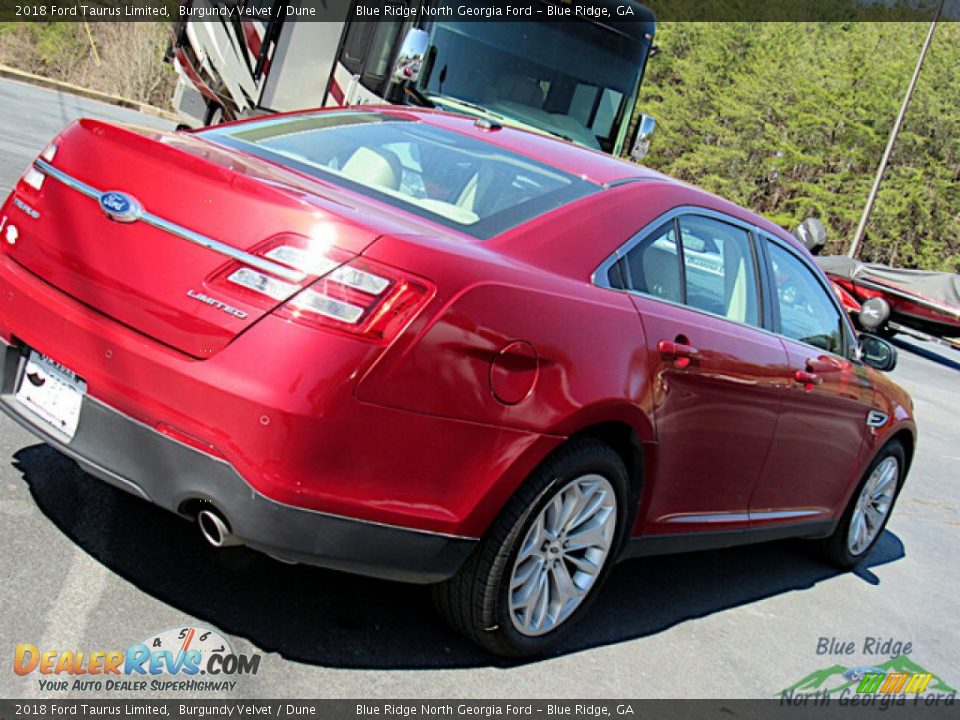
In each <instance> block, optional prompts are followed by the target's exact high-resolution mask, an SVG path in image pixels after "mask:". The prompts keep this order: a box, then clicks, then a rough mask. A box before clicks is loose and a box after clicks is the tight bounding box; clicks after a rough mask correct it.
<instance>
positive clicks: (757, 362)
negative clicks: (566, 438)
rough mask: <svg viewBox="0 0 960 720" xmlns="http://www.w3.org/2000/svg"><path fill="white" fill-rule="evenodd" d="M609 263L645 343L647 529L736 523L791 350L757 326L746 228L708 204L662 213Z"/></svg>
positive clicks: (745, 513)
mask: <svg viewBox="0 0 960 720" xmlns="http://www.w3.org/2000/svg"><path fill="white" fill-rule="evenodd" d="M651 228H652V229H651V230H649V231H644V232H641V233H640V234H639V235H638V236H637V237H635V238H634V239H633V240H631V242H630V243H628V244H627V245H626V246H625V247H624V248H623V249H622V250H621V253H620V259H619V260H618V261H616V262H615V263H614V264H613V265H611V266H610V268H609V269H608V273H609V275H608V279H609V280H610V281H611V284H612V285H614V286H617V283H618V282H619V284H620V286H622V287H624V288H626V289H629V290H630V291H631V298H632V299H633V302H634V304H635V305H636V308H637V310H638V312H639V313H640V316H641V318H642V321H643V324H644V329H645V332H646V336H647V339H648V347H647V352H648V361H649V366H650V368H651V372H652V388H653V395H654V397H653V403H654V415H655V419H656V426H657V437H658V444H659V447H658V452H657V485H656V487H655V488H654V489H653V492H652V494H651V497H650V500H649V502H650V506H649V508H648V510H647V512H646V513H645V516H646V518H648V520H647V525H646V526H645V527H644V528H642V529H641V532H645V533H647V532H649V533H663V532H699V531H705V530H735V529H742V528H745V527H746V526H747V525H748V523H749V501H750V496H751V494H752V493H753V490H754V488H755V485H756V483H757V481H758V479H759V477H760V471H761V468H762V467H763V462H764V459H765V457H766V453H767V451H768V450H769V447H770V443H771V441H772V439H773V434H774V426H775V423H776V418H777V413H778V411H779V407H780V402H781V399H782V396H783V393H784V389H785V382H784V379H783V378H784V365H785V363H786V354H785V352H784V349H783V346H782V345H781V343H780V342H779V340H778V339H777V338H776V337H775V336H773V335H771V334H770V333H767V332H765V331H762V330H760V329H759V327H760V325H761V324H762V307H761V303H760V276H759V274H758V265H757V260H756V254H755V250H754V245H753V240H752V237H751V233H750V230H749V228H748V227H746V226H745V225H742V224H740V223H738V222H736V221H734V220H732V219H730V218H726V217H723V216H719V215H716V214H712V213H708V212H707V211H702V212H700V211H694V210H691V211H686V212H679V213H673V214H671V215H669V216H665V217H664V218H662V219H661V220H660V221H658V222H656V223H654V224H653V225H652V226H651Z"/></svg>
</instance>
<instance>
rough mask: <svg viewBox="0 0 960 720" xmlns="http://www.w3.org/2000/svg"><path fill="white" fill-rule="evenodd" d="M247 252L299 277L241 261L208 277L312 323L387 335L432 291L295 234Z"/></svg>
mask: <svg viewBox="0 0 960 720" xmlns="http://www.w3.org/2000/svg"><path fill="white" fill-rule="evenodd" d="M253 252H254V253H255V254H256V255H258V256H259V257H263V258H265V259H267V260H270V261H273V262H275V263H278V264H280V265H282V266H283V268H284V269H285V270H287V269H293V270H295V271H297V272H298V273H299V274H300V276H301V277H300V280H299V282H297V281H295V280H291V279H290V278H289V277H288V278H286V279H281V278H280V277H275V276H274V275H273V274H271V273H270V271H269V268H253V267H249V266H247V265H241V264H234V265H232V266H231V267H229V268H227V269H226V270H224V271H221V272H220V273H218V274H217V276H215V277H214V278H213V279H212V281H211V282H212V283H213V284H214V285H216V286H218V287H219V288H221V289H229V290H230V291H231V292H233V293H235V294H237V295H240V296H243V297H244V298H245V299H246V300H247V301H248V302H250V303H253V304H255V305H258V306H259V307H261V308H263V309H264V310H272V311H273V312H274V313H275V314H276V315H278V316H280V317H284V318H286V319H288V320H292V321H294V322H298V323H301V324H304V325H309V326H312V327H317V328H323V329H332V330H339V331H342V332H346V333H349V334H351V335H358V336H361V337H364V338H368V339H371V340H378V341H384V340H390V339H392V338H393V337H395V336H396V334H397V333H398V332H399V331H400V330H402V329H403V327H404V326H406V325H407V323H409V322H410V320H412V319H413V317H414V316H415V315H416V314H417V312H418V311H419V310H420V309H421V308H422V307H423V305H424V304H425V303H426V301H427V300H428V299H429V298H430V294H431V292H432V291H431V288H430V285H429V284H428V283H427V282H425V281H423V280H421V279H419V278H414V277H412V276H410V275H408V274H407V273H403V272H401V271H399V270H397V269H395V268H392V267H389V266H386V265H382V264H380V263H377V262H374V261H372V260H368V259H366V258H363V257H360V256H357V255H354V254H352V253H348V252H345V251H343V250H340V249H338V248H335V247H331V246H329V245H325V244H323V243H314V242H311V241H310V240H309V239H307V238H304V237H300V236H288V235H285V236H281V237H278V238H273V239H272V240H270V241H268V242H267V243H264V244H262V245H261V246H259V247H258V248H255V249H254V251H253ZM287 274H288V275H289V273H287Z"/></svg>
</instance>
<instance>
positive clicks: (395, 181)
mask: <svg viewBox="0 0 960 720" xmlns="http://www.w3.org/2000/svg"><path fill="white" fill-rule="evenodd" d="M340 172H341V173H342V174H343V175H344V176H345V177H347V178H349V179H351V180H355V181H356V182H358V183H360V184H362V185H368V186H369V185H379V186H381V187H386V188H390V189H391V190H398V189H399V188H400V181H401V179H402V176H403V169H402V166H401V164H400V160H399V158H397V157H396V156H395V155H394V154H393V153H391V152H389V151H387V150H379V149H378V150H375V149H373V148H367V147H360V148H357V149H356V151H354V153H353V155H351V156H350V159H349V160H347V161H346V162H345V163H344V164H343V168H342V169H341V170H340Z"/></svg>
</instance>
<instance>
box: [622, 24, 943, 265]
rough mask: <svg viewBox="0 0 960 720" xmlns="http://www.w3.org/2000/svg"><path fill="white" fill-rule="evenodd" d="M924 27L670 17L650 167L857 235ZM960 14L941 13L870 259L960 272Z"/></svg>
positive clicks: (652, 77)
mask: <svg viewBox="0 0 960 720" xmlns="http://www.w3.org/2000/svg"><path fill="white" fill-rule="evenodd" d="M927 27H928V26H927V25H926V24H924V23H907V24H902V23H804V24H799V23H671V22H664V23H660V24H659V25H658V31H657V35H658V37H657V40H656V42H657V44H658V45H659V47H660V52H659V54H657V55H656V56H655V57H654V58H653V59H652V60H651V63H650V66H649V68H648V74H647V76H646V79H645V81H644V86H645V87H644V90H643V92H642V94H641V98H640V102H639V103H638V111H639V112H646V113H649V114H651V115H654V116H655V117H656V118H657V121H658V129H657V134H656V135H655V137H654V142H653V148H652V150H651V153H650V155H649V156H648V158H647V163H648V164H649V165H651V166H652V167H654V168H657V169H659V170H662V171H663V172H666V173H667V174H670V175H673V176H675V177H678V178H681V179H683V180H687V181H689V182H692V183H695V184H697V185H700V186H701V187H705V188H707V189H709V190H711V191H713V192H716V193H717V194H719V195H722V196H724V197H727V198H729V199H731V200H734V201H736V202H738V203H741V204H744V205H746V206H748V207H751V208H753V209H755V210H757V211H759V212H760V213H762V214H764V215H766V216H767V217H769V218H770V219H772V220H773V221H775V222H777V223H779V224H780V225H783V226H784V227H787V228H793V227H795V226H796V225H797V223H799V222H800V221H801V220H803V219H804V218H806V217H809V216H811V215H816V216H818V217H820V218H821V219H822V220H823V221H824V224H825V225H826V226H827V228H828V231H829V234H830V240H831V244H830V245H829V246H828V251H838V252H843V251H845V250H846V247H847V244H848V243H849V241H850V239H851V238H852V236H853V232H854V229H855V228H856V225H857V221H858V220H859V217H860V213H861V211H862V209H863V205H864V202H865V200H866V197H867V194H868V191H869V188H870V185H871V183H872V180H873V176H874V173H875V172H876V168H877V164H878V163H879V160H880V157H881V155H882V153H883V149H884V146H885V144H886V142H887V137H888V135H889V132H890V128H891V126H892V124H893V121H894V118H895V117H896V114H897V111H898V109H899V106H900V102H901V100H902V98H903V94H904V91H905V90H906V87H907V85H908V83H909V80H910V76H911V74H912V72H913V68H914V66H915V64H916V60H917V57H918V55H919V51H920V47H921V45H922V43H923V39H924V37H925V34H926V31H927ZM958 98H960V23H955V22H949V23H947V22H945V23H941V24H940V26H939V28H938V29H937V34H936V36H935V38H934V43H933V46H932V47H931V50H930V53H929V55H928V56H927V61H926V64H925V66H924V70H923V73H922V75H921V77H920V83H919V85H918V88H917V91H916V94H915V95H914V98H913V102H912V104H911V106H910V110H909V113H908V115H907V118H906V122H905V124H904V127H903V131H902V132H901V134H900V137H899V140H898V143H897V146H896V149H895V152H894V154H893V157H892V160H891V163H890V167H889V169H888V171H887V174H886V175H885V178H884V181H883V185H882V186H881V192H880V195H879V198H878V200H877V204H876V206H875V208H874V211H873V214H872V216H871V220H870V223H869V225H868V227H867V232H866V239H865V242H864V245H863V248H862V250H861V253H860V256H861V257H862V258H865V259H870V260H876V261H881V262H887V263H890V264H895V265H901V266H907V267H922V268H930V269H949V270H952V271H954V272H960V103H958Z"/></svg>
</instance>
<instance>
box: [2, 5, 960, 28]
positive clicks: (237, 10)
mask: <svg viewBox="0 0 960 720" xmlns="http://www.w3.org/2000/svg"><path fill="white" fill-rule="evenodd" d="M939 4H940V2H939V0H649V2H646V3H644V4H640V3H639V2H637V1H636V0H354V1H352V2H350V1H331V0H182V2H180V1H178V0H0V21H5V22H9V21H14V22H18V21H19V22H121V21H122V22H129V21H139V22H181V21H184V20H190V21H193V22H235V21H236V22H271V21H273V20H278V19H279V20H295V21H299V22H344V21H346V20H350V21H367V22H396V21H410V22H412V21H424V20H432V19H436V20H444V21H458V22H504V21H508V22H542V21H550V22H582V21H584V20H589V21H594V22H611V23H629V22H636V23H649V22H651V20H652V19H654V18H655V19H656V20H658V21H703V22H735V21H752V22H815V21H821V22H822V21H827V22H849V21H867V22H926V21H929V20H931V19H932V18H933V17H934V15H935V13H936V10H937V7H938V6H939ZM957 19H960V0H946V1H945V3H944V9H943V13H942V16H941V20H944V21H950V20H957Z"/></svg>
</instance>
